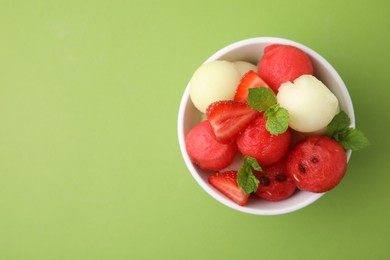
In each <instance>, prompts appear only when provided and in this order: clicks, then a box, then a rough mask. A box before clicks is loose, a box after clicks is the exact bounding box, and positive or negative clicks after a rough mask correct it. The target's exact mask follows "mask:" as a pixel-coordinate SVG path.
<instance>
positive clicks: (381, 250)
mask: <svg viewBox="0 0 390 260" xmlns="http://www.w3.org/2000/svg"><path fill="white" fill-rule="evenodd" d="M389 3H390V2H389V1H387V0H383V1H372V0H371V1H340V0H332V1H309V0H307V1H279V0H274V1H259V0H258V1H245V0H241V1H237V0H235V1H231V0H225V1H210V0H198V1H141V0H139V1H136V0H131V1H120V0H111V1H102V0H100V1H89V0H86V1H75V0H74V1H5V0H0V47H1V48H0V259H4V260H13V259H40V260H45V259H50V260H55V259H84V260H86V259H94V260H99V259H282V258H284V259H388V257H389V256H390V251H389V240H390V224H389V218H390V210H389V199H390V196H389V189H390V186H389V183H390V174H389V169H390V160H389V149H388V147H389V146H390V141H389V138H388V127H389V126H390V125H389V111H390V109H389V105H388V99H389V93H390V92H389V86H388V83H389V81H390V73H389V71H390V65H389V60H390V52H389V50H388V48H389V46H390V33H389V27H390V15H389V11H388V10H389V9H390V4H389ZM259 36H276V37H283V38H289V39H291V40H295V41H297V42H300V43H303V44H305V45H307V46H309V47H310V48H312V49H314V50H316V51H317V52H318V53H320V54H321V55H322V56H324V57H325V58H326V59H327V60H328V61H329V62H330V63H331V64H332V65H333V66H334V67H335V68H336V69H337V70H338V72H339V73H340V75H341V76H342V78H343V80H344V81H345V84H346V85H347V87H348V89H349V91H350V94H351V97H352V100H353V103H354V107H355V113H356V125H357V128H359V129H360V130H363V131H364V132H365V133H366V135H367V136H368V137H369V139H370V140H371V143H372V145H371V146H370V147H368V148H366V149H365V150H362V151H359V152H355V153H353V154H352V158H351V160H350V164H349V170H348V173H347V175H346V177H345V178H344V180H343V181H342V183H341V184H340V185H339V186H338V187H337V188H336V189H334V190H332V191H331V192H329V193H328V194H326V195H325V196H324V197H322V198H321V199H320V200H318V201H317V202H315V203H314V204H312V205H311V206H309V207H307V208H304V209H302V210H299V211H296V212H293V213H289V214H286V215H279V216H255V215H249V214H244V213H241V212H238V211H235V210H232V209H230V208H228V207H226V206H224V205H222V204H220V203H218V202H217V201H215V200H214V199H212V198H211V197H210V196H209V195H208V194H206V193H205V192H204V191H203V190H202V188H201V187H200V186H199V185H198V184H197V183H196V181H195V180H194V179H193V177H192V176H191V174H190V173H189V171H188V170H187V168H186V166H185V164H184V161H183V160H182V156H181V153H180V150H179V145H178V141H177V113H178V108H179V103H180V99H181V95H182V94H183V91H184V88H185V86H186V85H187V82H188V81H189V79H190V77H191V76H192V73H193V72H194V70H195V69H196V68H197V67H198V66H199V65H200V64H201V63H202V62H203V61H204V60H206V59H207V58H208V57H209V56H210V55H211V54H213V53H214V52H215V51H217V50H218V49H220V48H222V47H224V46H225V45H228V44H230V43H233V42H235V41H238V40H242V39H246V38H251V37H259Z"/></svg>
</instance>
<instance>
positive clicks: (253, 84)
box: [234, 70, 269, 102]
mask: <svg viewBox="0 0 390 260" xmlns="http://www.w3.org/2000/svg"><path fill="white" fill-rule="evenodd" d="M259 87H266V88H269V86H268V84H267V83H265V81H264V80H263V79H262V78H260V76H259V75H258V74H257V73H256V72H254V71H253V70H250V71H248V72H247V73H246V74H245V75H244V77H242V79H241V81H240V84H239V85H238V87H237V90H236V95H235V96H234V101H239V102H246V101H247V99H248V91H249V89H250V88H259Z"/></svg>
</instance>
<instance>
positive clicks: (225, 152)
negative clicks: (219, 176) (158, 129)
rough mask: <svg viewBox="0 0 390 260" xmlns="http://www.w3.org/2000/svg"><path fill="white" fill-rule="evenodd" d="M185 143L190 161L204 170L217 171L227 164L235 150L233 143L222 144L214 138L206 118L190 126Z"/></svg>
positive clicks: (232, 158)
mask: <svg viewBox="0 0 390 260" xmlns="http://www.w3.org/2000/svg"><path fill="white" fill-rule="evenodd" d="M185 143H186V148H187V152H188V155H189V157H190V159H191V161H192V162H193V163H194V164H196V165H198V166H199V167H200V168H202V169H203V170H206V171H219V170H222V169H223V168H225V167H227V166H229V165H230V164H231V163H232V162H233V160H234V156H235V155H236V152H237V146H236V144H235V143H230V144H222V143H220V142H218V141H217V140H216V139H215V135H214V133H213V130H212V129H211V125H210V122H209V121H208V120H206V121H203V122H202V123H200V124H198V125H197V126H195V127H194V128H192V129H191V130H190V131H189V132H188V134H187V136H186V139H185Z"/></svg>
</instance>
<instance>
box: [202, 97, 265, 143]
mask: <svg viewBox="0 0 390 260" xmlns="http://www.w3.org/2000/svg"><path fill="white" fill-rule="evenodd" d="M206 114H207V118H208V120H209V121H210V124H211V127H212V128H213V132H214V134H215V137H216V139H217V141H218V142H221V143H230V142H233V141H235V138H236V136H237V135H238V134H239V133H240V132H241V130H243V129H244V128H245V127H246V126H247V125H248V124H249V123H250V122H252V120H253V119H254V118H255V117H256V116H257V115H258V112H257V111H256V110H253V109H251V108H250V107H249V106H248V105H247V104H246V103H242V102H236V101H232V100H228V101H217V102H214V103H212V104H211V105H210V106H209V107H208V108H207V111H206Z"/></svg>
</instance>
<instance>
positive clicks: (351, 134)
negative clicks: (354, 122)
mask: <svg viewBox="0 0 390 260" xmlns="http://www.w3.org/2000/svg"><path fill="white" fill-rule="evenodd" d="M350 124H351V119H350V118H349V117H348V115H347V113H345V112H344V111H341V112H340V113H338V114H337V115H335V116H334V118H333V119H332V121H331V122H330V123H329V125H328V126H327V130H326V135H327V136H329V137H331V138H333V139H334V140H336V141H337V142H338V143H339V144H340V145H341V146H342V147H343V148H344V149H345V150H352V151H357V150H360V149H363V148H365V147H367V146H368V145H370V141H369V140H368V138H367V137H366V136H365V135H364V133H363V132H362V131H359V130H357V129H354V128H351V127H349V126H350Z"/></svg>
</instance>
